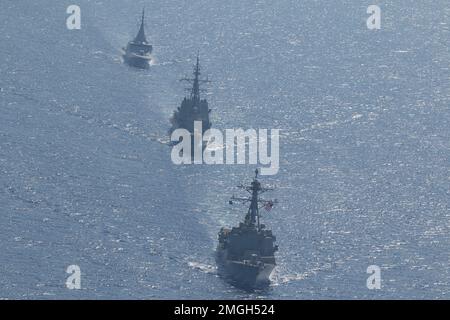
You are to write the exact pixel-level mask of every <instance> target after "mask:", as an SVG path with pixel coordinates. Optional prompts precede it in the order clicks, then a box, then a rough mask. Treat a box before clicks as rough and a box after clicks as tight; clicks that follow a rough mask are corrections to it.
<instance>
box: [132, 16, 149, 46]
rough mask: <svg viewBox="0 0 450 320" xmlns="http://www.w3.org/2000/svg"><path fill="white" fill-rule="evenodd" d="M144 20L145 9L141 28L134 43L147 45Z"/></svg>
mask: <svg viewBox="0 0 450 320" xmlns="http://www.w3.org/2000/svg"><path fill="white" fill-rule="evenodd" d="M144 18H145V9H142V20H141V27H140V28H139V32H138V34H137V36H136V38H135V39H134V42H136V43H147V38H146V36H145V27H144Z"/></svg>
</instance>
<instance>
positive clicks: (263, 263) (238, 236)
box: [216, 170, 278, 290]
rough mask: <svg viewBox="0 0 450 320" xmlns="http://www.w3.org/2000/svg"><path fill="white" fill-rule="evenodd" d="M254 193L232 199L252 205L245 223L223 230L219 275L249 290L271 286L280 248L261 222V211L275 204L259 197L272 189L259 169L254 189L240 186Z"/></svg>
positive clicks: (219, 249) (254, 181)
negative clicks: (276, 257)
mask: <svg viewBox="0 0 450 320" xmlns="http://www.w3.org/2000/svg"><path fill="white" fill-rule="evenodd" d="M240 188H242V189H244V190H246V191H247V192H249V193H250V195H251V196H250V197H248V198H238V197H234V196H233V197H232V198H231V200H230V204H232V203H233V201H240V202H244V203H250V207H249V209H248V212H247V215H246V216H245V220H244V222H241V223H239V226H238V227H233V228H232V229H228V228H222V229H221V230H220V232H219V235H218V237H219V244H218V246H217V250H216V260H217V264H218V271H219V274H220V275H222V276H224V278H225V279H227V280H229V282H231V283H232V284H233V285H235V286H236V287H239V288H242V289H245V290H254V289H264V288H265V287H267V286H268V285H269V284H270V275H271V273H272V271H273V269H274V268H275V265H276V263H275V256H274V254H275V251H277V250H278V246H277V245H275V244H274V242H275V241H276V238H275V236H274V235H273V234H272V231H271V230H269V229H266V227H265V225H264V224H262V223H260V213H259V209H261V208H263V207H264V208H265V209H267V210H270V209H271V208H272V207H273V205H274V203H276V200H275V201H270V200H269V201H268V200H263V199H260V198H259V195H260V194H261V193H264V192H265V191H267V190H271V189H268V188H263V187H261V183H260V182H259V181H258V170H256V171H255V178H254V179H253V181H252V183H251V185H250V186H240Z"/></svg>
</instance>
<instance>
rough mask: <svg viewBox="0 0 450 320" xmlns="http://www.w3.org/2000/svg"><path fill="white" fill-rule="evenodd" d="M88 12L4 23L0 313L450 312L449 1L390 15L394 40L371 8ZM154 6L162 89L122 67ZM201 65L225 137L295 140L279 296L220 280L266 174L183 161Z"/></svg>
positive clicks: (89, 1)
mask: <svg viewBox="0 0 450 320" xmlns="http://www.w3.org/2000/svg"><path fill="white" fill-rule="evenodd" d="M76 2H77V4H78V5H79V6H80V7H81V17H82V20H81V21H82V22H81V30H68V29H67V28H66V23H65V20H66V18H67V16H68V15H67V14H66V8H67V7H68V6H69V5H70V4H72V3H73V1H56V0H53V1H52V0H40V1H30V0H22V1H14V0H2V1H1V4H0V35H1V36H0V37H1V40H2V41H1V46H0V298H6V299H81V298H85V299H155V298H159V299H169V298H170V299H191V298H194V299H235V298H236V299H250V298H257V299H389V298H394V299H444V298H446V299H448V298H450V271H449V267H450V255H449V249H448V248H449V245H450V238H449V234H450V233H449V231H450V230H449V229H450V209H449V207H450V202H449V199H450V169H449V168H450V166H449V160H450V159H449V156H450V123H449V119H450V109H449V101H450V81H449V75H450V73H449V65H450V52H449V41H450V40H449V39H450V29H449V26H450V25H449V24H450V4H449V3H448V1H444V0H425V1H412V0H396V1H394V0H386V1H383V2H382V3H379V5H380V6H381V9H382V25H381V30H377V31H373V30H368V29H367V27H366V19H367V18H368V16H369V15H368V14H367V13H366V10H367V6H368V4H366V3H362V2H361V1H356V0H347V1H339V2H335V1H320V0H304V1H287V0H277V1H263V0H258V1H251V2H250V1H238V0H230V1H218V0H191V1H181V0H180V1H171V0H165V1H159V0H155V1H150V0H148V1H147V0H146V1H142V0H141V1H132V0H120V1H119V0H110V1H100V0H77V1H76ZM373 4H378V3H373ZM144 6H145V7H146V15H147V18H146V23H147V25H146V27H147V36H148V38H149V40H150V42H151V43H152V44H154V58H155V59H154V63H153V65H152V66H151V68H150V70H148V71H140V70H135V69H131V68H129V67H126V66H125V65H123V64H122V62H121V60H120V48H121V47H123V46H124V45H125V44H126V43H127V41H128V40H129V39H130V38H131V37H133V36H134V35H135V33H136V32H137V27H138V21H139V17H140V11H141V9H142V7H144ZM197 52H199V54H200V59H201V65H202V71H203V75H205V76H208V77H209V78H210V80H212V82H211V83H210V84H208V85H207V86H206V88H207V92H206V93H203V94H205V95H206V96H207V99H208V101H209V103H210V106H211V108H212V109H213V111H212V114H211V118H212V122H213V126H214V127H215V128H218V129H221V130H224V129H227V128H239V127H241V128H244V129H247V128H265V129H281V140H280V141H281V148H280V171H279V173H278V174H277V175H274V176H265V177H262V178H261V182H262V183H263V184H265V185H268V186H272V187H275V190H274V191H273V192H271V194H270V195H268V196H269V197H273V198H276V199H278V200H279V204H278V205H277V206H275V208H274V209H273V210H272V211H270V212H269V213H265V214H264V217H263V220H264V223H265V224H266V225H268V226H269V227H270V228H272V230H273V232H274V234H275V235H276V236H277V242H278V245H279V247H280V250H279V252H278V253H277V262H278V266H277V268H276V270H275V273H274V275H273V279H272V280H273V284H272V286H271V287H270V288H269V290H267V291H264V292H255V293H246V292H243V291H240V290H238V289H235V288H234V287H232V286H230V285H229V284H227V283H225V282H224V281H223V280H222V279H221V278H220V277H218V275H217V273H216V268H215V262H214V248H215V246H216V244H217V242H216V241H217V240H216V235H217V232H218V231H219V229H220V228H221V227H222V226H233V225H236V224H237V223H238V222H239V221H240V220H241V219H242V218H243V215H244V213H245V211H246V208H245V207H241V206H239V205H238V206H230V205H228V199H229V198H230V197H231V196H232V195H233V194H236V195H238V194H239V191H238V189H237V188H236V186H237V185H238V184H240V183H246V182H249V181H250V179H251V178H252V174H253V171H254V169H255V166H252V165H216V166H207V165H203V166H201V165H195V166H193V165H192V166H176V165H173V164H172V162H171V160H170V148H169V147H168V146H167V145H166V144H165V143H164V142H165V141H166V140H167V130H168V129H169V126H170V124H169V117H170V115H171V114H172V112H173V110H174V109H175V108H176V107H177V106H178V105H179V104H180V102H181V100H182V99H183V97H184V95H185V91H184V89H185V84H183V83H182V82H180V81H179V80H178V79H180V78H182V77H184V76H185V75H189V74H190V73H191V71H192V64H193V63H194V61H195V55H196V54H197ZM73 264H75V265H78V266H80V269H81V289H80V290H69V289H67V288H66V286H65V281H66V279H67V277H68V276H69V275H68V274H67V273H66V268H67V267H68V266H69V265H73ZM369 265H378V266H379V267H380V268H381V281H382V287H381V289H380V290H369V289H368V288H367V286H366V279H367V278H368V276H369V275H368V274H367V273H366V270H367V267H368V266H369Z"/></svg>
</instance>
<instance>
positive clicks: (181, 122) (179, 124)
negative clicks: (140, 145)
mask: <svg viewBox="0 0 450 320" xmlns="http://www.w3.org/2000/svg"><path fill="white" fill-rule="evenodd" d="M181 80H184V81H188V82H190V83H192V88H190V89H189V90H190V95H189V97H185V98H184V99H183V101H182V102H181V106H180V107H178V108H177V110H176V111H175V112H174V113H173V116H172V117H171V119H170V122H171V124H172V128H171V129H170V131H169V133H170V134H171V133H172V132H173V131H174V130H176V129H186V130H187V131H189V132H190V133H191V136H193V134H194V121H201V122H202V134H204V133H205V131H206V130H208V129H210V128H211V122H210V120H209V113H210V112H211V110H210V109H209V107H208V101H206V99H201V97H200V91H201V89H200V83H205V82H209V80H207V79H206V80H201V79H200V62H199V57H198V55H197V63H196V65H195V66H194V77H193V78H184V79H181ZM191 141H194V139H191ZM192 150H193V149H192Z"/></svg>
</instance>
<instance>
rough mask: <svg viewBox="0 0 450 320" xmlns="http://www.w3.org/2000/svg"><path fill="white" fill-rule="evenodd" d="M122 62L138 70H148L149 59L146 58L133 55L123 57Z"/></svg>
mask: <svg viewBox="0 0 450 320" xmlns="http://www.w3.org/2000/svg"><path fill="white" fill-rule="evenodd" d="M123 60H124V61H125V63H126V64H128V65H129V66H132V67H135V68H139V69H148V68H150V61H151V59H150V58H147V57H140V56H133V55H131V56H130V55H124V56H123Z"/></svg>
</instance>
